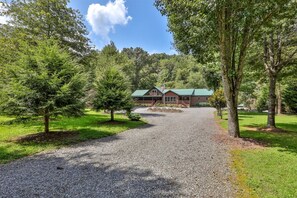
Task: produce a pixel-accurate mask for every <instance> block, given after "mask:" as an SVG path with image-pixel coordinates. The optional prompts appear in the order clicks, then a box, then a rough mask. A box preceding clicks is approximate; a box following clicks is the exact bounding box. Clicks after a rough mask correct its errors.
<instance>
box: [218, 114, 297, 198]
mask: <svg viewBox="0 0 297 198" xmlns="http://www.w3.org/2000/svg"><path fill="white" fill-rule="evenodd" d="M225 117H226V115H225ZM239 119H240V121H239V122H240V129H241V137H246V138H252V139H255V140H258V141H261V142H264V143H266V144H267V147H266V148H265V149H242V150H233V151H232V155H233V161H234V162H235V163H234V164H233V165H234V167H235V169H236V171H237V173H238V176H237V178H238V180H239V181H238V182H239V183H241V184H240V187H242V186H244V185H246V186H247V187H248V188H249V192H250V196H253V195H254V196H255V195H256V196H257V197H264V198H265V197H267V198H268V197H269V198H272V197H284V198H289V197H292V198H293V197H297V116H287V115H281V116H277V117H276V123H277V127H279V128H281V129H283V130H286V131H287V133H271V132H260V131H251V130H249V128H248V127H264V126H265V123H266V120H267V115H266V114H259V113H247V112H240V114H239ZM220 124H221V125H222V127H223V128H227V121H226V120H223V121H222V122H221V123H220ZM242 183H244V185H242Z"/></svg>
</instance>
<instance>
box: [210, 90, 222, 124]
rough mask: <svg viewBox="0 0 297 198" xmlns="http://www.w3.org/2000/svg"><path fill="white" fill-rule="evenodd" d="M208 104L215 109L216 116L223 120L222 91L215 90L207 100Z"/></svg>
mask: <svg viewBox="0 0 297 198" xmlns="http://www.w3.org/2000/svg"><path fill="white" fill-rule="evenodd" d="M208 102H209V104H210V105H211V106H213V107H214V108H216V109H217V115H218V116H220V117H221V119H222V118H223V114H222V108H224V107H226V99H225V97H224V91H223V90H222V89H217V90H216V91H215V92H214V93H213V95H212V96H211V97H209V98H208Z"/></svg>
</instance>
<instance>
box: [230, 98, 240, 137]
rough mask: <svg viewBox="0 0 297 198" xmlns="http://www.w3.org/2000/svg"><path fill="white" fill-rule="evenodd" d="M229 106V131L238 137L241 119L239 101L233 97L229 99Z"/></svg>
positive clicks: (231, 134)
mask: <svg viewBox="0 0 297 198" xmlns="http://www.w3.org/2000/svg"><path fill="white" fill-rule="evenodd" d="M227 106H228V133H229V135H230V136H232V137H235V138H238V137H240V132H239V120H238V112H237V102H236V101H234V100H233V98H229V99H228V100H227Z"/></svg>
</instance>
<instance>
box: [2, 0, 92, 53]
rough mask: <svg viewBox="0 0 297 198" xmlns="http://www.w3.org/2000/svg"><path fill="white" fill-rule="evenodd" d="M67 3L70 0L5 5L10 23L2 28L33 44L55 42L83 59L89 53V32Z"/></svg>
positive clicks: (17, 0) (21, 0) (16, 0)
mask: <svg viewBox="0 0 297 198" xmlns="http://www.w3.org/2000/svg"><path fill="white" fill-rule="evenodd" d="M68 3H69V0H28V1H24V0H12V1H11V2H10V3H7V4H5V10H6V12H5V14H6V15H8V16H9V17H10V22H9V25H6V26H5V27H3V28H4V29H6V31H8V30H10V31H13V32H15V33H16V34H18V35H22V36H24V37H25V39H26V40H29V41H31V42H34V41H35V39H39V40H44V39H55V40H58V41H59V42H60V43H61V46H67V47H68V48H69V51H70V52H71V53H74V54H76V55H79V56H81V55H84V54H86V53H87V52H88V50H89V46H88V42H89V40H88V38H87V37H86V35H87V30H86V27H85V25H84V23H83V18H82V16H81V14H80V13H79V11H77V10H74V9H72V8H70V7H69V6H68V5H67V4H68Z"/></svg>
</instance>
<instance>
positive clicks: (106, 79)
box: [93, 67, 132, 121]
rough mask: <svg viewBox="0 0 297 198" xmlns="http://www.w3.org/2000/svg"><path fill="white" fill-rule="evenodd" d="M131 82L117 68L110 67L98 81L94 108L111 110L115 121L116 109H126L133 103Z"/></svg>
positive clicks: (111, 116) (111, 118) (111, 115)
mask: <svg viewBox="0 0 297 198" xmlns="http://www.w3.org/2000/svg"><path fill="white" fill-rule="evenodd" d="M129 90H130V89H129V84H128V83H127V82H126V79H125V78H124V76H123V74H122V73H121V72H120V71H118V70H117V69H116V68H114V67H112V68H108V69H106V71H105V72H104V73H103V75H102V76H101V77H100V78H99V79H98V80H97V82H96V96H95V100H94V103H93V104H94V108H95V109H96V110H100V109H104V110H109V111H110V120H111V121H114V111H116V110H122V109H126V107H127V106H130V104H131V100H132V99H131V93H130V91H129Z"/></svg>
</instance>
